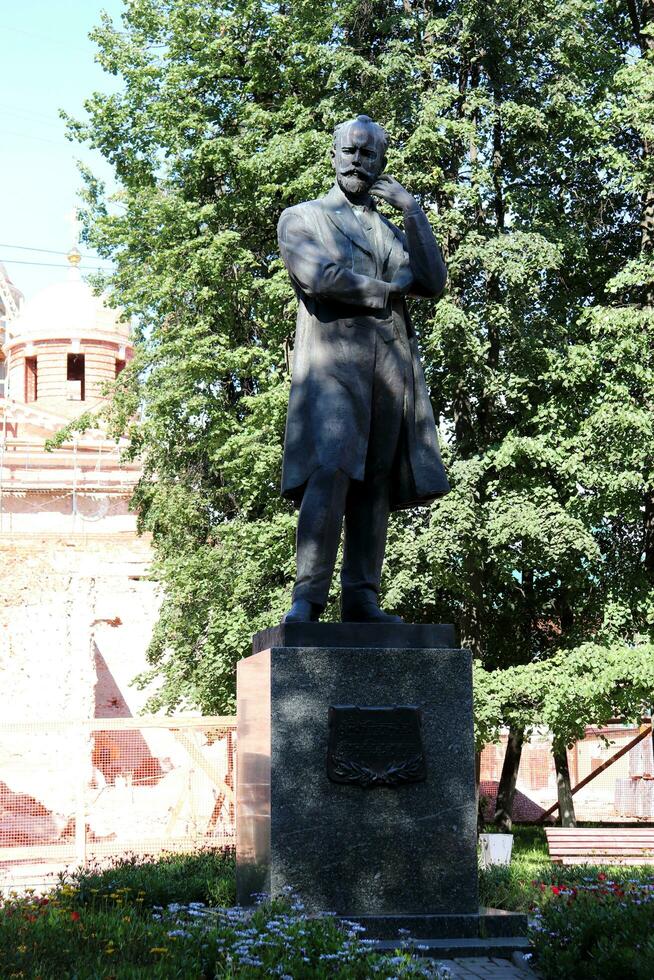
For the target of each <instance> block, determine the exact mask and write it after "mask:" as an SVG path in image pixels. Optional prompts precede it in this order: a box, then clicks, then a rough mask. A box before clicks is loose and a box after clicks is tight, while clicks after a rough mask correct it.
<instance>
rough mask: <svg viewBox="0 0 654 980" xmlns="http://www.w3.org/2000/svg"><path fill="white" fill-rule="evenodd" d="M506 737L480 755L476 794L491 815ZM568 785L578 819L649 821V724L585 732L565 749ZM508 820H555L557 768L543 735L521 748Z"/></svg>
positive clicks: (653, 792)
mask: <svg viewBox="0 0 654 980" xmlns="http://www.w3.org/2000/svg"><path fill="white" fill-rule="evenodd" d="M506 741H507V739H506V736H505V737H504V738H503V739H502V741H501V742H500V743H498V744H497V745H487V746H486V747H485V749H484V751H483V753H482V757H481V779H480V794H481V796H482V797H483V798H484V803H485V813H486V815H487V816H489V817H492V815H493V813H494V809H495V798H496V796H497V787H498V783H499V779H500V775H501V772H502V764H503V762H504V756H505V751H506ZM568 767H569V770H570V783H571V786H572V788H573V794H574V795H573V800H574V807H575V814H576V817H577V819H578V820H580V821H588V822H598V823H651V822H653V821H654V752H653V744H652V729H651V725H650V724H649V723H647V724H643V725H642V726H641V727H640V728H635V727H633V726H626V725H620V724H615V725H612V726H610V727H607V728H588V729H587V730H586V737H585V738H584V739H583V740H581V741H579V742H577V743H575V745H574V746H573V748H572V749H569V750H568ZM516 787H517V788H516V795H515V800H514V805H513V819H514V820H516V821H518V822H532V821H538V820H542V819H552V820H555V819H557V817H558V813H557V811H556V810H555V809H553V808H554V806H555V804H556V801H557V783H556V770H555V767H554V758H553V755H552V740H551V736H550V734H549V733H548V732H542V733H541V734H538V733H537V734H534V735H533V736H532V737H531V739H530V740H529V741H528V742H526V743H525V744H524V746H523V749H522V756H521V759H520V767H519V769H518V780H517V784H516Z"/></svg>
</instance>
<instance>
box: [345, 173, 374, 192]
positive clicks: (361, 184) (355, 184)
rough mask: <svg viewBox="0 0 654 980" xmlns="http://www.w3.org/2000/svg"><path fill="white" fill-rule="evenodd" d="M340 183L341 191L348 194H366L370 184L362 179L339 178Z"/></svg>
mask: <svg viewBox="0 0 654 980" xmlns="http://www.w3.org/2000/svg"><path fill="white" fill-rule="evenodd" d="M338 183H339V185H340V188H341V190H343V191H345V192H346V193H347V194H364V193H365V192H366V191H367V190H368V188H369V186H370V185H369V183H368V181H367V180H362V179H361V177H352V176H349V177H339V178H338Z"/></svg>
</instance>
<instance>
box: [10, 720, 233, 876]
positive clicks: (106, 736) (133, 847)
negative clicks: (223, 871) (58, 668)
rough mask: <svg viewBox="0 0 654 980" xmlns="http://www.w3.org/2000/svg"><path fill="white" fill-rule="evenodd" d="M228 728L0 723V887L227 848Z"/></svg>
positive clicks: (191, 723) (187, 723) (215, 724)
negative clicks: (92, 867)
mask: <svg viewBox="0 0 654 980" xmlns="http://www.w3.org/2000/svg"><path fill="white" fill-rule="evenodd" d="M235 728H236V719H235V718H231V717H226V718H225V717H200V718H198V717H192V718H189V717H176V718H169V717H166V718H160V717H152V716H149V717H138V718H105V719H100V718H96V719H93V720H92V721H77V722H75V721H70V722H61V721H52V722H46V721H42V722H38V723H32V724H30V723H14V724H4V725H0V889H2V890H6V889H8V888H15V887H21V886H22V887H28V886H32V887H33V886H39V885H43V884H48V883H52V881H54V878H55V876H56V875H57V873H59V872H60V871H62V870H64V869H65V868H69V869H70V868H72V867H79V866H83V865H87V864H89V863H91V862H92V863H100V864H103V863H106V862H107V861H109V860H114V859H116V858H118V857H121V856H125V855H128V854H129V855H142V856H144V855H152V856H156V855H160V854H162V853H163V852H177V853H179V852H187V851H193V850H196V849H199V848H205V847H210V848H221V849H229V848H232V847H234V845H235V842H236V836H235V835H236V827H235V799H234V787H235V782H234V761H235V748H236V735H235Z"/></svg>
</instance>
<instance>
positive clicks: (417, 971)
mask: <svg viewBox="0 0 654 980" xmlns="http://www.w3.org/2000/svg"><path fill="white" fill-rule="evenodd" d="M214 860H215V859H213V858H212V856H209V855H207V856H205V857H197V856H196V858H195V859H193V858H189V859H182V858H179V859H170V861H169V862H168V864H167V865H166V864H165V863H164V865H163V867H162V863H161V862H157V863H150V864H147V863H143V862H139V861H136V860H134V861H131V862H121V863H120V864H119V865H118V866H116V867H115V868H112V869H110V870H109V871H106V872H97V873H95V874H89V873H87V872H80V873H79V874H77V875H74V876H73V877H72V878H71V879H69V880H68V881H62V882H61V883H60V885H59V887H58V888H57V889H55V891H54V892H53V893H52V894H51V895H50V896H48V897H39V896H37V895H26V896H23V897H19V896H16V895H14V896H12V897H10V898H8V899H6V900H4V902H3V903H2V906H1V908H0V975H1V976H2V978H3V980H5V978H10V977H25V978H28V977H29V978H36V977H41V980H55V978H56V980H60V978H61V977H65V976H71V977H73V976H74V977H75V978H76V980H90V978H94V980H95V978H106V980H110V978H115V980H123V978H125V980H127V978H129V980H140V978H143V980H146V978H148V980H149V978H163V977H166V978H175V977H179V978H183V980H191V978H197V980H200V978H206V980H210V978H214V977H220V978H243V980H246V978H255V977H278V978H280V980H303V978H309V977H317V978H320V977H325V978H327V977H329V978H338V980H350V978H352V980H358V978H364V977H380V978H389V980H390V978H395V977H397V978H398V980H399V978H407V980H409V978H418V977H432V978H435V980H436V978H442V980H445V978H446V977H448V976H449V974H448V973H447V972H446V971H445V970H442V969H440V968H439V967H438V965H437V964H435V963H434V962H431V961H428V960H422V959H420V957H418V956H416V955H415V954H412V953H408V952H403V953H400V952H398V953H397V954H396V955H394V956H386V955H384V956H382V955H379V954H376V953H374V952H372V950H371V948H370V946H371V945H372V943H370V942H368V941H366V939H365V938H362V936H361V934H360V933H361V931H362V930H361V927H360V926H357V925H355V924H350V925H345V926H343V925H341V924H340V923H338V922H337V921H336V920H335V918H334V917H333V916H320V917H314V916H307V915H306V914H305V913H304V909H303V908H302V905H301V903H299V902H298V901H293V900H292V898H291V897H289V899H288V900H287V901H277V902H273V903H265V902H262V903H261V904H260V905H259V906H257V907H256V908H255V909H254V910H245V909H240V908H230V907H224V906H223V907H221V906H216V905H215V904H212V903H211V901H210V898H211V895H212V894H215V892H216V891H221V890H223V891H229V890H231V889H232V888H233V868H232V867H231V866H230V865H229V863H228V862H224V863H223V865H222V866H220V865H216V864H215V863H212V862H214ZM185 867H187V870H188V881H189V888H188V889H186V888H184V891H183V892H180V891H179V890H178V889H177V897H178V898H179V895H180V894H182V893H183V894H185V896H186V897H185V900H184V901H183V902H180V901H165V904H164V903H163V902H161V897H162V895H163V896H165V899H169V898H170V897H171V894H172V893H173V892H174V891H175V888H174V885H173V886H171V884H170V882H171V880H172V881H173V883H174V882H175V881H177V882H178V884H179V882H180V881H181V878H182V877H183V872H184V868H185ZM203 867H204V868H205V872H206V873H205V877H204V881H203V876H202V868H203ZM139 886H140V887H139ZM189 891H190V892H191V893H192V894H193V893H194V894H195V897H193V898H192V900H190V901H188V900H187V899H188V892H189ZM198 893H200V894H202V897H198ZM153 899H154V901H153ZM157 899H158V900H159V902H160V904H159V902H158V901H157Z"/></svg>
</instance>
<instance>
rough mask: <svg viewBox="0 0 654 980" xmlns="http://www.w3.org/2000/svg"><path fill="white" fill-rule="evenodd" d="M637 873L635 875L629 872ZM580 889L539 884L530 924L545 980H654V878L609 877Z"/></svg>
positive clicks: (588, 879) (586, 879)
mask: <svg viewBox="0 0 654 980" xmlns="http://www.w3.org/2000/svg"><path fill="white" fill-rule="evenodd" d="M626 870H627V872H631V873H633V869H626ZM574 877H575V883H574V884H573V883H570V884H558V885H553V884H546V883H544V882H534V886H535V887H537V888H538V889H539V891H540V894H541V898H540V900H539V901H538V902H537V903H536V904H535V906H534V908H533V911H532V918H531V938H532V940H533V942H534V947H535V955H536V962H537V964H538V967H539V970H540V971H541V972H542V974H543V976H544V977H546V978H554V977H574V978H575V980H627V978H629V980H652V977H653V976H654V965H653V964H654V876H652V877H650V878H649V880H647V879H645V878H644V877H642V876H640V877H636V878H634V877H631V878H625V877H624V869H623V873H622V874H621V875H620V876H616V875H615V874H611V876H609V875H608V874H607V873H606V872H604V871H599V872H596V873H595V874H594V875H589V874H588V872H586V873H585V874H584V875H583V877H582V879H581V880H578V876H577V875H575V876H574Z"/></svg>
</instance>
